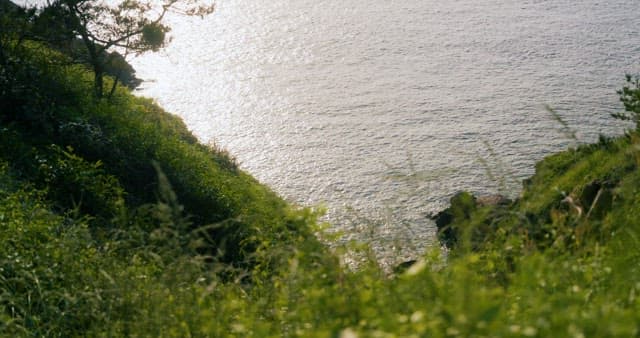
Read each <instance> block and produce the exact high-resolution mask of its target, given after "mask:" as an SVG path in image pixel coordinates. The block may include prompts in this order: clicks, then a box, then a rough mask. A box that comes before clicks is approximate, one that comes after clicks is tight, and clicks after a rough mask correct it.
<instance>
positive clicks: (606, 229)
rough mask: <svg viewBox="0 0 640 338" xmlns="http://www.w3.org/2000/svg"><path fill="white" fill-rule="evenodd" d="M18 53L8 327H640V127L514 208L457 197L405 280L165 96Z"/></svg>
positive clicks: (574, 163) (441, 333)
mask: <svg viewBox="0 0 640 338" xmlns="http://www.w3.org/2000/svg"><path fill="white" fill-rule="evenodd" d="M3 52H5V54H3V55H2V57H3V58H4V59H2V60H0V61H2V65H3V68H2V69H0V70H1V72H0V99H1V100H0V336H24V337H32V336H37V337H41V336H42V337H74V336H90V337H163V336H164V337H227V336H228V337H247V336H253V337H279V336H285V337H293V336H298V337H335V336H340V337H356V336H363V337H398V336H402V337H407V336H409V337H410V336H428V337H470V336H477V337H499V336H514V337H519V336H525V337H565V336H566V337H609V336H618V337H635V336H638V335H639V334H640V298H639V297H638V295H640V282H639V281H640V265H638V263H637V262H638V260H639V259H640V243H639V241H640V221H638V220H639V219H640V172H639V171H638V166H639V165H640V136H638V134H637V132H631V133H629V134H628V135H626V136H624V137H621V138H618V139H614V140H607V139H602V140H601V141H600V142H599V143H598V144H594V145H585V146H581V147H579V148H578V149H573V150H568V151H565V152H563V153H560V154H556V155H553V156H550V157H548V158H546V159H545V160H543V161H541V162H540V163H539V164H538V166H537V168H536V174H535V175H534V176H533V177H532V178H531V179H530V180H527V182H526V184H525V186H524V190H523V192H522V195H521V198H519V199H518V200H517V201H515V202H513V203H511V204H508V205H499V206H482V205H480V204H478V203H477V202H476V201H475V199H474V198H473V197H472V196H471V195H460V196H463V197H462V198H457V199H454V200H453V202H454V203H453V205H452V209H451V210H452V220H451V222H450V224H449V225H448V229H449V231H448V232H447V233H446V234H448V235H447V236H449V237H448V239H447V240H448V241H449V243H451V250H450V251H448V252H447V254H446V255H443V253H442V252H441V250H440V249H439V248H434V249H433V250H432V251H430V252H428V253H426V254H425V255H424V257H423V258H422V259H420V260H419V261H418V262H417V263H416V264H414V265H413V266H411V267H409V268H408V269H407V270H406V271H405V272H403V273H400V274H398V275H396V276H389V275H387V274H386V273H385V272H384V271H383V270H382V269H381V268H380V267H379V266H378V265H377V263H376V262H375V260H374V259H372V258H371V257H373V256H374V255H372V254H370V251H369V250H368V248H367V247H366V245H360V244H353V245H349V246H347V247H339V248H337V249H335V252H333V253H331V252H329V250H328V249H327V248H325V247H324V246H322V245H320V244H319V242H318V240H316V239H315V237H314V236H313V234H312V233H313V230H314V229H316V228H317V227H318V225H317V223H316V220H315V215H314V214H313V213H312V212H311V211H310V210H293V209H292V208H291V207H290V206H288V205H287V204H286V203H284V202H283V201H282V200H281V199H280V198H278V197H277V196H276V195H275V194H274V193H273V192H272V191H270V190H269V189H268V188H267V187H265V186H263V185H260V184H259V183H257V182H256V181H255V180H254V179H253V178H251V177H250V176H249V175H248V174H246V173H244V172H242V171H241V170H239V169H238V168H237V166H236V165H235V164H234V162H233V159H232V158H230V157H229V156H228V155H227V154H225V153H224V152H221V151H218V150H216V149H213V148H212V147H209V146H206V145H202V144H200V143H198V142H197V140H196V139H195V138H194V137H193V136H192V135H191V134H190V133H189V132H188V130H187V129H186V128H185V126H184V124H183V123H182V122H181V121H180V120H179V119H178V118H176V117H175V116H172V115H170V114H167V113H166V112H164V111H162V109H161V108H159V107H158V106H157V105H155V104H154V103H153V102H151V101H150V100H148V99H142V98H136V97H134V96H132V95H131V94H130V93H129V92H128V90H127V89H125V88H120V89H119V91H118V92H117V93H116V95H115V96H114V97H113V98H112V99H111V100H95V99H94V98H93V97H92V96H91V93H92V90H91V83H92V78H91V74H89V73H87V71H86V70H85V69H83V68H81V67H78V66H71V65H69V64H68V63H67V62H66V59H65V57H64V56H62V55H59V54H57V53H55V52H52V51H50V50H48V49H46V48H43V47H42V46H40V45H37V44H32V43H25V44H23V45H22V47H20V48H15V49H12V50H10V51H8V50H4V51H3ZM8 52H11V54H10V55H9V57H7V53H8ZM638 93H640V90H639V91H638ZM638 101H639V102H640V99H639V100H638ZM442 234H443V236H444V235H445V232H444V231H443V232H442ZM354 251H355V252H356V254H358V255H359V256H360V257H363V260H362V264H361V267H360V268H359V270H357V271H352V270H349V269H348V268H345V267H344V264H341V263H340V257H343V255H344V254H345V253H350V254H353V252H354Z"/></svg>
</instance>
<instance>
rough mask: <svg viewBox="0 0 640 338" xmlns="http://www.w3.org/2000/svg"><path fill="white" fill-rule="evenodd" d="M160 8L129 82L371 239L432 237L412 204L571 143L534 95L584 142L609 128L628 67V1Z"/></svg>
mask: <svg viewBox="0 0 640 338" xmlns="http://www.w3.org/2000/svg"><path fill="white" fill-rule="evenodd" d="M170 20H171V22H170V24H171V26H172V27H173V31H172V35H173V37H174V38H173V42H172V43H171V44H170V45H169V47H168V48H167V49H166V50H164V51H162V52H161V53H158V54H147V55H144V56H142V57H139V58H137V59H135V60H134V62H133V63H134V66H135V67H136V69H138V74H139V75H140V76H141V77H143V78H145V79H147V80H152V82H148V83H145V84H144V86H143V87H144V88H143V90H141V91H140V94H142V95H146V96H151V97H154V98H156V99H157V100H158V101H159V103H160V104H162V105H163V106H164V107H166V108H167V110H169V111H172V112H175V113H177V114H178V115H180V116H182V117H183V118H184V119H185V121H186V123H187V125H188V126H189V127H190V128H191V129H192V130H193V131H194V133H195V134H196V135H197V136H198V137H200V138H201V139H202V140H203V141H205V142H210V141H215V142H216V143H218V144H220V145H222V146H223V147H225V148H227V149H229V150H230V151H231V152H232V153H233V154H235V155H236V156H237V157H238V159H239V160H240V162H241V164H242V167H243V168H244V169H246V170H247V171H249V172H251V173H252V174H253V175H255V176H256V177H257V178H258V179H260V180H261V181H263V182H265V183H266V184H268V185H270V186H272V187H273V188H274V189H275V190H276V191H277V192H278V193H280V194H281V195H283V196H284V197H285V198H287V199H289V200H291V201H293V202H296V203H300V204H303V205H317V204H319V203H326V206H327V207H328V209H329V211H328V217H329V219H330V220H331V221H332V222H333V223H334V226H335V228H336V229H341V230H344V231H345V232H346V233H347V236H346V238H355V239H365V240H368V241H370V242H372V243H373V244H374V246H376V247H377V248H378V250H379V251H380V252H381V253H382V254H383V255H385V253H384V252H386V254H387V255H390V254H393V255H404V254H407V253H406V252H402V251H403V249H404V248H413V247H417V248H420V247H423V246H424V245H428V244H429V243H433V242H434V228H433V225H432V224H431V223H430V221H428V220H427V218H426V215H427V214H428V213H429V212H433V211H436V210H438V209H440V208H442V207H443V206H444V205H445V204H446V202H447V200H448V197H449V196H451V195H452V194H453V193H455V192H457V191H459V190H463V189H464V190H471V191H475V192H478V193H495V192H499V191H501V190H506V192H507V193H509V194H512V195H515V194H517V192H518V190H519V187H520V183H519V181H520V180H521V179H522V178H524V177H526V176H528V175H531V174H532V173H533V166H534V163H535V162H536V161H537V160H539V159H541V158H542V157H543V156H544V155H546V154H549V153H551V152H556V151H559V150H562V149H564V148H566V147H567V145H568V144H569V141H568V140H566V139H563V137H562V134H561V133H559V132H558V126H557V125H556V123H555V122H554V121H553V119H552V118H550V116H549V114H548V112H547V111H546V110H545V109H544V104H549V105H551V106H552V107H554V108H555V109H556V110H557V111H558V112H559V114H560V115H561V116H562V117H563V118H564V119H566V120H567V121H568V123H569V124H570V125H571V127H572V128H575V130H576V131H577V134H578V137H579V139H580V140H581V141H584V142H589V141H592V140H594V139H595V138H596V137H597V135H598V134H599V133H605V134H615V133H620V132H621V130H622V129H621V128H622V127H621V126H620V125H619V124H616V122H615V121H613V120H612V119H610V118H609V116H608V115H609V113H610V112H613V111H616V110H618V109H620V105H619V103H618V98H617V95H616V94H615V91H616V90H617V89H618V88H619V87H621V85H622V83H623V80H624V78H623V76H624V74H625V73H629V72H637V71H638V70H639V69H640V57H639V55H640V49H639V47H638V46H640V34H638V33H639V31H640V16H638V15H637V2H636V1H631V0H620V1H616V2H615V3H614V4H607V3H602V2H599V1H595V0H585V1H579V2H576V1H571V0H551V1H536V0H529V1H520V0H518V1H516V0H508V1H504V0H462V1H455V2H451V1H435V0H426V1H425V0H409V1H393V0H392V1H388V0H385V1H382V0H374V1H368V2H362V1H357V0H327V1H320V2H319V1H315V0H314V1H311V0H295V1H293V0H270V1H266V0H234V1H224V0H222V1H220V2H219V7H218V11H217V12H216V13H215V14H214V15H212V16H210V17H207V18H205V19H198V18H195V19H194V18H192V19H185V18H175V17H174V18H170ZM492 154H493V155H492ZM481 160H486V161H487V162H488V163H489V164H490V168H487V167H485V166H484V165H483V164H482V161H481ZM488 169H489V170H491V171H493V172H496V173H498V174H500V175H502V176H504V177H506V181H507V183H508V184H507V186H506V189H500V184H499V182H495V181H492V180H490V179H489V178H488V175H487V170H488ZM363 219H364V220H363ZM364 224H366V225H364ZM394 246H395V247H396V248H400V249H398V250H399V251H401V252H399V253H398V252H395V253H390V252H391V251H394V250H393V249H391V248H392V247H394ZM408 251H410V252H413V250H408Z"/></svg>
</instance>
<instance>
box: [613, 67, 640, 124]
mask: <svg viewBox="0 0 640 338" xmlns="http://www.w3.org/2000/svg"><path fill="white" fill-rule="evenodd" d="M626 79H627V85H626V86H623V87H622V90H619V91H618V94H619V95H620V101H622V104H623V105H624V110H625V112H624V113H615V114H611V115H612V116H613V117H615V118H617V119H620V120H623V121H633V122H635V124H636V129H638V130H640V76H635V77H632V76H631V75H627V76H626Z"/></svg>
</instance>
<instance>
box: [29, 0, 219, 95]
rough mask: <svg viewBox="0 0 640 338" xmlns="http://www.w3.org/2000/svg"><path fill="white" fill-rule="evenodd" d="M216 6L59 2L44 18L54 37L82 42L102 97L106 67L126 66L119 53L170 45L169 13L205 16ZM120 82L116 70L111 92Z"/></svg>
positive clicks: (181, 0) (149, 0)
mask: <svg viewBox="0 0 640 338" xmlns="http://www.w3.org/2000/svg"><path fill="white" fill-rule="evenodd" d="M213 8H214V5H213V3H208V4H207V3H205V4H202V3H201V1H200V0H156V1H153V0H140V1H139V0H123V1H115V0H53V1H48V3H47V6H46V7H45V9H44V10H43V11H42V14H41V15H40V16H41V17H44V18H47V19H46V20H44V22H47V24H46V26H47V27H48V28H49V29H45V31H48V32H50V33H49V36H48V37H47V38H48V39H57V40H60V39H62V40H64V39H67V41H68V43H70V44H72V43H73V42H74V41H81V45H82V47H83V50H84V51H85V52H86V54H85V55H86V59H87V60H86V61H87V63H88V64H89V65H90V66H91V68H92V69H93V72H94V75H95V76H94V91H95V92H94V94H95V96H96V98H98V99H100V98H102V97H103V96H104V75H105V71H106V67H107V65H112V66H113V65H116V66H117V65H118V64H122V63H121V62H119V60H116V58H117V57H118V56H119V55H120V56H122V57H123V58H124V59H126V58H127V57H128V56H130V55H139V54H142V53H145V52H148V51H157V50H159V49H160V48H162V47H164V46H165V44H166V43H167V42H168V38H167V33H168V32H169V30H170V28H169V27H168V26H166V25H165V24H163V20H164V19H165V17H166V15H167V14H168V13H170V12H174V13H179V14H182V15H187V16H194V15H198V16H201V17H203V16H205V15H208V14H210V13H212V12H213ZM50 23H54V24H50ZM51 32H55V33H53V34H52V33H51ZM70 39H71V40H73V41H71V40H70ZM115 52H117V53H115ZM118 80H119V78H118V76H117V74H116V76H115V79H114V83H113V85H112V88H111V91H110V94H109V95H112V94H113V91H114V90H115V88H116V85H117V82H118Z"/></svg>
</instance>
